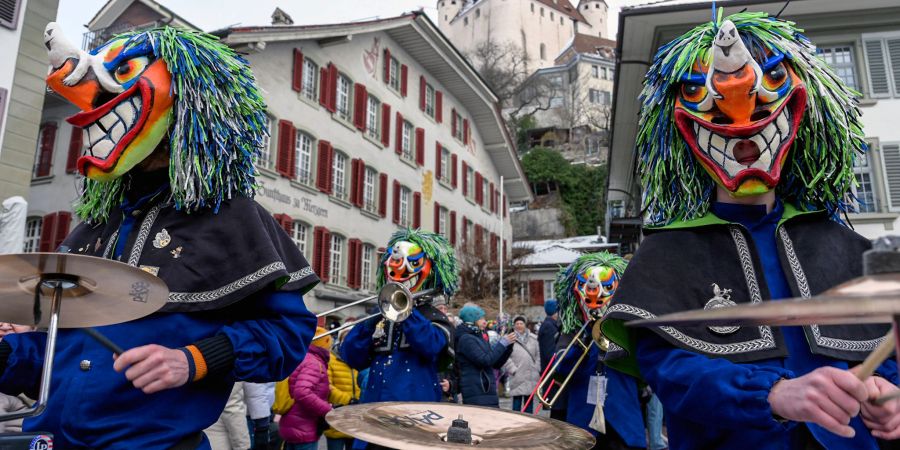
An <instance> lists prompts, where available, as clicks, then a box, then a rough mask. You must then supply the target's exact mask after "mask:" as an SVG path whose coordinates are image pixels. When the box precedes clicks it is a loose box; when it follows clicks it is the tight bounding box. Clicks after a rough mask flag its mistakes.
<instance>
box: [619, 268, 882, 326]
mask: <svg viewBox="0 0 900 450" xmlns="http://www.w3.org/2000/svg"><path fill="white" fill-rule="evenodd" d="M894 315H900V274H882V275H873V276H864V277H859V278H854V279H852V280H850V281H847V282H845V283H842V284H840V285H838V286H835V287H833V288H831V289H829V290H827V291H825V292H823V293H822V294H820V295H817V296H815V297H810V298H792V299H783V300H774V301H764V302H762V303H754V304H747V303H744V304H740V305H736V306H729V307H721V308H714V309H709V310H706V309H696V310H691V311H682V312H677V313H672V314H665V315H662V316H659V317H656V318H653V319H648V320H636V321H632V322H628V325H629V326H637V327H650V326H662V325H680V326H728V325H733V326H747V325H812V324H816V325H841V324H859V323H891V322H892V320H893V317H894Z"/></svg>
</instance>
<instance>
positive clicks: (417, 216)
mask: <svg viewBox="0 0 900 450" xmlns="http://www.w3.org/2000/svg"><path fill="white" fill-rule="evenodd" d="M412 226H413V228H421V227H422V193H420V192H416V193H414V194H413V221H412Z"/></svg>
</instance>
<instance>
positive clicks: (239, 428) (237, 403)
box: [203, 381, 250, 450]
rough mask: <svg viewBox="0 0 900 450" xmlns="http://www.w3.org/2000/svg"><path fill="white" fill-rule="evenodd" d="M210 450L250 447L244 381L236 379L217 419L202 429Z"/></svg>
mask: <svg viewBox="0 0 900 450" xmlns="http://www.w3.org/2000/svg"><path fill="white" fill-rule="evenodd" d="M203 433H204V434H206V438H207V439H209V446H210V447H212V450H247V449H248V448H250V429H249V428H247V405H246V403H244V383H242V382H240V381H238V382H237V383H234V387H233V388H232V389H231V395H230V396H229V397H228V403H225V409H224V410H223V411H222V415H220V416H219V420H217V421H216V423H214V424H212V425H211V426H210V427H209V428H207V429H205V430H203Z"/></svg>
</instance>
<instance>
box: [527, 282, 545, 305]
mask: <svg viewBox="0 0 900 450" xmlns="http://www.w3.org/2000/svg"><path fill="white" fill-rule="evenodd" d="M528 295H529V297H531V304H532V305H534V306H541V305H543V304H544V280H531V281H529V282H528Z"/></svg>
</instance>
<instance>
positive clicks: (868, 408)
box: [860, 376, 900, 441]
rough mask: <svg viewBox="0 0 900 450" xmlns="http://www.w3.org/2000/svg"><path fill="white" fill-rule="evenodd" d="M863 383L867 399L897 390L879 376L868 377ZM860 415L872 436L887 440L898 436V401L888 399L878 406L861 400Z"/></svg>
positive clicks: (899, 413) (899, 426)
mask: <svg viewBox="0 0 900 450" xmlns="http://www.w3.org/2000/svg"><path fill="white" fill-rule="evenodd" d="M865 385H866V389H868V391H869V400H875V399H876V398H878V397H881V396H882V395H886V394H890V393H892V392H895V391H897V390H898V388H897V386H894V384H893V383H891V382H890V381H888V380H885V379H884V378H881V377H879V376H871V377H869V378H868V379H866V382H865ZM860 415H862V419H863V423H864V424H866V427H868V428H869V430H872V436H875V437H877V438H879V439H884V440H887V441H890V440H893V439H897V438H900V401H898V400H896V399H895V400H890V401H888V402H887V403H885V404H883V405H880V406H879V405H876V404H875V403H874V402H871V401H868V402H863V403H862V409H861V410H860Z"/></svg>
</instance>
